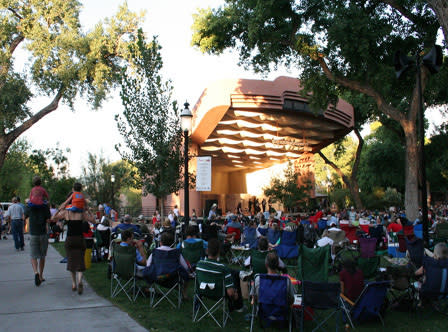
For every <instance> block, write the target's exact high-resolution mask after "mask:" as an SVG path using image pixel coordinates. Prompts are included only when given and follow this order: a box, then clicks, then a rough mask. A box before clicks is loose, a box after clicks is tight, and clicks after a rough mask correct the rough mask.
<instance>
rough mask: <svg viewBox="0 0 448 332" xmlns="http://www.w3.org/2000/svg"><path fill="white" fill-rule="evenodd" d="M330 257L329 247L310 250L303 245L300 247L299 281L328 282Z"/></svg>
mask: <svg viewBox="0 0 448 332" xmlns="http://www.w3.org/2000/svg"><path fill="white" fill-rule="evenodd" d="M329 257H330V246H329V245H326V246H324V247H320V248H308V247H306V246H304V245H303V244H302V245H300V247H299V259H298V279H300V280H313V281H321V282H327V281H328V260H329Z"/></svg>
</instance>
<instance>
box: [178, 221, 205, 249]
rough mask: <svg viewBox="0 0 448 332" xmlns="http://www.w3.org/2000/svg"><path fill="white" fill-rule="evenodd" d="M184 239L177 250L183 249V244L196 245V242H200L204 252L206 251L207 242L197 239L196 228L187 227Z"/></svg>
mask: <svg viewBox="0 0 448 332" xmlns="http://www.w3.org/2000/svg"><path fill="white" fill-rule="evenodd" d="M185 235H186V239H185V240H184V241H183V242H182V243H179V244H178V245H177V249H180V248H181V247H182V248H183V247H184V243H196V242H202V245H203V247H204V250H206V249H207V241H204V240H202V239H198V226H188V227H187V229H186V231H185Z"/></svg>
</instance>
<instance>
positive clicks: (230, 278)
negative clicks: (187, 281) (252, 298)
mask: <svg viewBox="0 0 448 332" xmlns="http://www.w3.org/2000/svg"><path fill="white" fill-rule="evenodd" d="M219 248H220V244H219V241H218V239H210V241H208V249H207V258H206V259H204V260H201V261H199V263H198V265H197V266H196V270H200V271H206V272H212V273H214V274H219V275H221V276H224V286H225V288H226V294H227V297H228V298H229V310H230V311H233V310H235V311H243V299H242V297H241V287H240V278H239V271H236V270H231V269H229V268H228V267H227V266H226V265H225V264H223V263H220V262H218V257H219Z"/></svg>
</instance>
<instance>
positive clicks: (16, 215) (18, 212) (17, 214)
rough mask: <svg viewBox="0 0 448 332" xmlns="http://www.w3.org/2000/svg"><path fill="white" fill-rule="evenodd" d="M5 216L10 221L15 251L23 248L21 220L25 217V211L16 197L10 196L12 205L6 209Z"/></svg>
mask: <svg viewBox="0 0 448 332" xmlns="http://www.w3.org/2000/svg"><path fill="white" fill-rule="evenodd" d="M6 217H7V219H8V220H9V221H10V223H11V231H12V237H13V239H14V246H15V248H16V250H17V251H19V250H22V251H23V250H24V247H25V243H24V240H23V220H24V219H25V211H24V209H23V207H22V205H20V204H19V203H18V201H17V197H13V198H12V205H11V206H10V207H9V208H8V211H6Z"/></svg>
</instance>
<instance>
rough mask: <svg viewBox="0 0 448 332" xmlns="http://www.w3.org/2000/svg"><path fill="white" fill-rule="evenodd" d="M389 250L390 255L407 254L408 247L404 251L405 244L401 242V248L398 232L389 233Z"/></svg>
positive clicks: (399, 256) (398, 256)
mask: <svg viewBox="0 0 448 332" xmlns="http://www.w3.org/2000/svg"><path fill="white" fill-rule="evenodd" d="M402 241H404V237H403V240H402ZM400 249H401V250H400ZM387 252H388V254H389V255H390V256H392V257H396V258H403V257H405V256H406V249H405V250H404V252H403V244H401V248H400V243H399V237H398V233H393V232H390V233H388V234H387Z"/></svg>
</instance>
